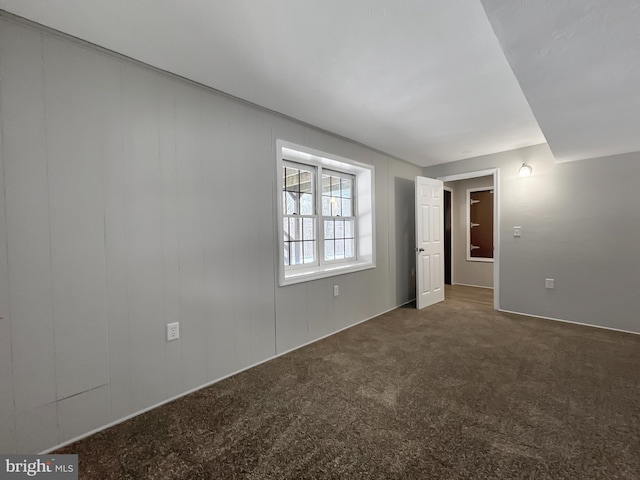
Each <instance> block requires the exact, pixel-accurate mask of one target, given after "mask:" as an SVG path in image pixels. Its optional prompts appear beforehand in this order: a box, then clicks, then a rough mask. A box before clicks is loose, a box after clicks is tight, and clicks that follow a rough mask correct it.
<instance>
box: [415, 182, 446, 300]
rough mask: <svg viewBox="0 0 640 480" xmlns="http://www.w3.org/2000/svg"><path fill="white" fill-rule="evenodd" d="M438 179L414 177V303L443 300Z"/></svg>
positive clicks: (440, 192)
mask: <svg viewBox="0 0 640 480" xmlns="http://www.w3.org/2000/svg"><path fill="white" fill-rule="evenodd" d="M442 211H443V188H442V181H441V180H434V179H432V178H426V177H416V307H417V308H418V309H421V308H424V307H428V306H429V305H433V304H434V303H438V302H442V301H443V300H444V241H443V239H444V219H443V218H442Z"/></svg>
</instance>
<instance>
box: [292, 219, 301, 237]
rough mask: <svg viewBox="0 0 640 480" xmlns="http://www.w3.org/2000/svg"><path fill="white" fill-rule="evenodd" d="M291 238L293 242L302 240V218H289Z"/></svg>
mask: <svg viewBox="0 0 640 480" xmlns="http://www.w3.org/2000/svg"><path fill="white" fill-rule="evenodd" d="M289 237H290V239H291V240H302V218H289Z"/></svg>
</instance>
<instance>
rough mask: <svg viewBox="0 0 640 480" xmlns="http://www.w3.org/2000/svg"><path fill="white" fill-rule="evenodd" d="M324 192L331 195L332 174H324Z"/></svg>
mask: <svg viewBox="0 0 640 480" xmlns="http://www.w3.org/2000/svg"><path fill="white" fill-rule="evenodd" d="M322 194H323V195H327V196H329V195H331V176H330V175H322Z"/></svg>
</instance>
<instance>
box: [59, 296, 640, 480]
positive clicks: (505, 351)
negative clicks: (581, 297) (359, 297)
mask: <svg viewBox="0 0 640 480" xmlns="http://www.w3.org/2000/svg"><path fill="white" fill-rule="evenodd" d="M639 366H640V336H636V335H631V334H623V333H617V332H611V331H605V330H598V329H593V328H588V327H581V326H576V325H568V324H562V323H557V322H551V321H545V320H537V319H533V318H526V317H518V316H515V315H508V314H502V313H499V312H496V311H494V310H492V308H491V307H489V306H486V305H482V304H479V303H470V302H465V301H462V300H456V299H448V300H446V301H445V302H444V303H441V304H438V305H435V306H433V307H430V308H428V309H426V310H423V311H416V310H414V309H413V308H400V309H397V310H394V311H393V312H390V313H388V314H386V315H382V316H380V317H378V318H376V319H374V320H371V321H369V322H366V323H364V324H361V325H359V326H356V327H354V328H351V329H349V330H347V331H344V332H341V333H339V334H337V335H334V336H332V337H330V338H328V339H325V340H323V341H320V342H316V343H315V344H313V345H310V346H307V347H305V348H302V349H300V350H297V351H295V352H292V353H290V354H288V355H285V356H283V357H280V358H277V359H275V360H272V361H270V362H268V363H266V364H263V365H260V366H258V367H256V368H253V369H251V370H249V371H246V372H243V373H241V374H238V375H236V376H234V377H232V378H229V379H227V380H224V381H222V382H220V383H218V384H216V385H214V386H212V387H209V388H206V389H203V390H201V391H199V392H196V393H194V394H192V395H189V396H187V397H185V398H182V399H180V400H177V401H175V402H172V403H170V404H167V405H165V406H162V407H160V408H157V409H155V410H153V411H151V412H148V413H146V414H143V415H140V416H138V417H136V418H134V419H132V420H129V421H127V422H124V423H122V424H120V425H118V426H116V427H113V428H111V429H109V430H107V431H104V432H101V433H98V434H96V435H94V436H92V437H90V438H87V439H85V440H82V441H80V442H78V443H76V444H74V445H71V446H68V447H66V448H64V449H62V450H60V451H59V452H58V453H78V454H79V456H80V473H81V475H80V478H82V479H93V478H126V479H145V478H167V479H190V480H191V479H200V478H202V479H225V480H226V479H236V478H238V479H240V478H242V479H302V478H304V479H361V478H362V479H521V478H522V479H581V480H585V479H614V478H616V479H638V478H640V368H639Z"/></svg>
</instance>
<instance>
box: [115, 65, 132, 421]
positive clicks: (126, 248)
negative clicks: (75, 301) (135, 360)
mask: <svg viewBox="0 0 640 480" xmlns="http://www.w3.org/2000/svg"><path fill="white" fill-rule="evenodd" d="M118 67H119V68H118V70H119V80H120V157H121V160H122V162H121V166H122V169H121V171H122V206H123V209H122V214H123V218H122V221H123V222H124V271H125V284H126V285H125V292H126V298H125V303H126V306H127V333H128V335H127V343H128V345H129V385H128V389H129V405H128V408H127V410H131V409H133V368H132V365H131V358H132V350H131V313H130V312H131V308H130V307H131V305H130V303H129V295H130V293H131V292H130V286H129V231H128V228H127V205H128V203H127V172H126V167H125V165H126V163H127V162H126V158H125V154H124V137H123V134H122V133H123V130H122V124H123V122H124V89H123V85H124V82H123V75H124V71H123V67H124V65H123V63H122V62H119V65H118Z"/></svg>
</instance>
